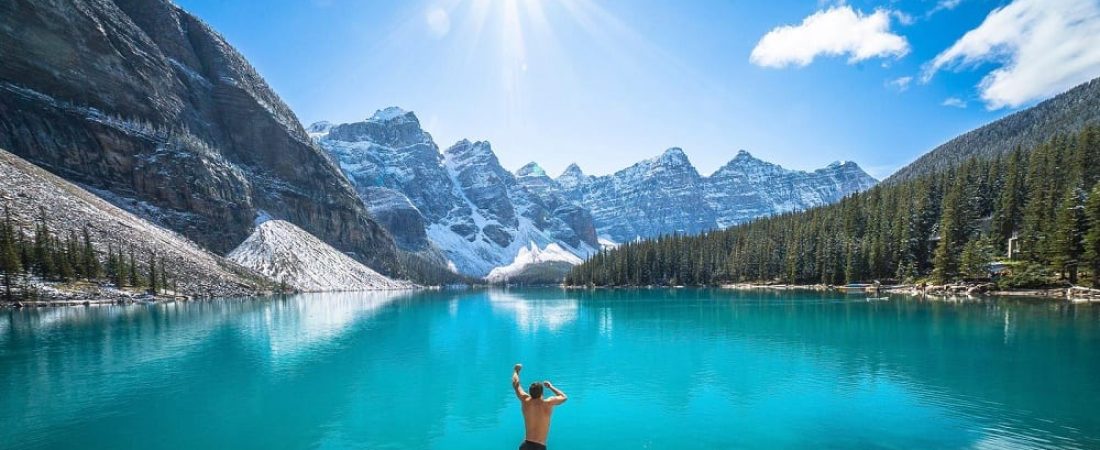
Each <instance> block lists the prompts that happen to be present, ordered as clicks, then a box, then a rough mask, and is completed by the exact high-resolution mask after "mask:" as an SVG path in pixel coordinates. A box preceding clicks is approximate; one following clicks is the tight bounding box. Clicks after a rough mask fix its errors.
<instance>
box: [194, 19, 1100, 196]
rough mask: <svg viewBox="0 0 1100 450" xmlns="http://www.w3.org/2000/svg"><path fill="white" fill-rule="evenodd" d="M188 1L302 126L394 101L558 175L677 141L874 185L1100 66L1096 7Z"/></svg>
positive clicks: (596, 168)
mask: <svg viewBox="0 0 1100 450" xmlns="http://www.w3.org/2000/svg"><path fill="white" fill-rule="evenodd" d="M177 2H178V3H179V4H180V6H182V7H183V8H185V9H187V10H188V11H190V12H192V13H194V14H196V15H198V16H199V17H201V18H202V19H203V20H205V21H206V22H208V23H210V24H211V25H212V26H213V27H214V28H215V29H217V30H218V31H219V32H221V33H222V34H223V35H224V36H225V37H226V38H227V39H228V40H229V42H230V43H231V44H233V45H234V46H236V47H237V48H238V49H239V50H240V51H241V52H242V53H243V54H244V55H245V56H246V57H247V58H248V59H249V60H250V61H251V62H252V64H253V65H255V66H256V68H257V70H259V72H260V73H261V74H262V75H263V76H264V77H265V78H266V79H267V81H268V83H269V84H270V85H271V86H272V87H273V88H274V89H275V90H276V92H278V93H279V95H280V96H281V97H282V98H283V99H284V100H285V101H286V102H287V103H288V104H289V105H290V106H291V108H293V109H294V111H295V112H296V113H297V114H298V117H299V118H300V119H301V120H302V122H303V123H304V124H307V125H308V124H309V123H311V122H313V121H317V120H330V121H333V122H351V121H358V120H362V119H364V118H366V117H368V116H370V115H371V114H372V113H373V112H374V111H375V110H377V109H380V108H383V107H386V106H400V107H402V108H405V109H408V110H412V111H415V112H416V114H417V116H418V117H419V118H420V120H421V123H422V124H423V126H424V128H425V129H426V130H427V131H429V132H430V133H432V135H433V136H434V137H435V139H436V142H437V143H438V144H439V145H440V147H442V148H446V147H448V146H449V145H450V144H452V143H454V142H455V141H457V140H459V139H462V138H469V139H471V140H489V141H491V142H492V144H493V149H494V150H495V151H496V153H497V155H498V156H499V157H500V159H501V162H502V163H503V164H504V166H505V167H506V168H509V169H516V168H519V167H520V166H522V165H523V164H525V163H527V162H529V161H537V162H538V163H540V164H541V165H542V166H543V167H544V168H545V169H546V170H547V171H548V172H550V173H551V174H555V175H556V174H557V173H559V172H560V171H561V170H563V169H564V168H565V166H567V165H568V164H569V163H570V162H577V163H578V164H579V165H580V166H581V167H582V169H584V170H585V171H586V172H587V173H591V174H606V173H610V172H613V171H615V170H618V169H621V168H623V167H626V166H627V165H629V164H632V163H633V162H636V161H637V160H640V159H643V158H648V157H652V156H655V155H658V154H660V153H661V152H662V151H663V150H664V149H666V148H668V147H672V146H678V147H682V148H683V149H684V151H685V152H686V153H687V154H688V156H689V158H690V159H691V160H692V162H693V163H694V164H695V165H696V166H697V167H698V168H699V170H700V172H702V173H703V174H709V173H711V172H712V171H714V170H715V169H717V168H718V167H719V166H721V165H722V164H724V163H725V162H726V161H728V160H729V159H731V158H733V156H734V155H735V154H736V153H737V151H738V150H740V149H745V150H748V151H750V152H752V153H753V154H754V155H756V156H757V157H760V158H762V159H766V160H769V161H772V162H776V163H779V164H782V165H783V166H786V167H789V168H796V169H814V168H817V167H821V166H824V165H826V164H828V163H830V162H832V161H834V160H853V161H856V162H857V163H859V164H860V165H861V166H863V167H864V168H865V169H866V170H867V171H868V172H870V173H871V174H872V175H875V176H876V177H880V178H881V177H885V176H887V175H889V174H890V173H891V172H892V171H893V170H895V169H897V168H899V167H901V166H903V165H905V164H906V163H908V162H909V161H912V160H913V159H915V158H916V157H917V156H919V155H921V154H922V153H924V152H926V151H928V150H930V149H931V148H933V147H934V146H936V145H938V144H940V143H942V142H944V141H946V140H948V139H950V138H952V137H954V136H956V135H958V134H959V133H962V132H965V131H966V130H969V129H971V128H974V127H976V126H979V125H981V124H983V123H986V122H989V121H991V120H994V119H996V118H998V117H1002V116H1004V115H1006V114H1009V113H1011V112H1012V111H1015V110H1017V109H1019V108H1021V107H1026V106H1028V105H1031V104H1034V103H1035V102H1036V101H1038V100H1041V99H1042V98H1046V97H1049V96H1050V95H1052V94H1053V93H1056V92H1059V91H1061V90H1064V89H1066V88H1068V87H1072V86H1073V85H1075V84H1078V83H1079V82H1081V81H1085V80H1088V79H1090V78H1092V77H1095V76H1098V75H1100V40H1098V39H1100V13H1098V11H1100V4H1098V3H1100V0H999V1H993V0H896V1H891V0H881V1H855V0H853V1H849V2H828V1H819V0H802V1H793V0H771V1H767V2H760V1H748V0H744V1H710V2H707V1H676V0H607V1H598V0H407V1H394V2H384V1H369V2H361V1H351V0H309V1H297V0H272V1H256V2H244V1H235V2H225V1H221V0H217V1H215V0H177Z"/></svg>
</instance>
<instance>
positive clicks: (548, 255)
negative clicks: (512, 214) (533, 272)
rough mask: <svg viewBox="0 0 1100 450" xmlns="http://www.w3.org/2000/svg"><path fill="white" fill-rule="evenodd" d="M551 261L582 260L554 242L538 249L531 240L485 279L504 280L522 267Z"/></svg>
mask: <svg viewBox="0 0 1100 450" xmlns="http://www.w3.org/2000/svg"><path fill="white" fill-rule="evenodd" d="M553 261H560V262H564V263H569V264H572V265H577V264H580V263H582V262H584V261H583V260H581V259H580V258H578V257H577V255H575V254H573V252H570V251H568V250H566V249H564V248H562V247H561V246H560V245H558V244H556V243H551V244H547V245H546V246H545V247H543V248H541V249H540V248H539V245H538V244H536V243H535V242H531V243H529V244H528V245H526V246H524V247H522V248H520V249H519V253H517V254H516V257H515V259H514V260H513V261H512V263H511V264H508V265H506V266H501V267H497V268H495V269H493V270H492V271H490V272H489V275H488V276H486V277H485V279H486V280H488V281H489V282H493V283H497V282H501V281H506V280H507V279H508V278H510V277H512V276H513V275H516V274H519V273H521V272H523V270H524V269H527V268H528V267H530V266H533V265H535V264H542V263H548V262H553Z"/></svg>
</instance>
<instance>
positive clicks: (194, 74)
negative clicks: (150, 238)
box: [0, 0, 400, 272]
mask: <svg viewBox="0 0 1100 450" xmlns="http://www.w3.org/2000/svg"><path fill="white" fill-rule="evenodd" d="M0 61H3V63H0V146H3V147H6V148H8V149H10V150H11V151H13V152H14V153H16V154H18V155H20V156H23V157H25V158H27V159H28V160H30V161H32V162H34V163H36V164H38V165H41V166H42V167H45V168H47V169H48V170H50V171H52V172H54V173H57V174H59V175H61V176H63V177H65V178H67V179H69V180H72V181H75V182H78V183H81V184H83V185H86V186H89V187H91V188H94V189H96V190H97V192H104V193H106V194H107V195H106V196H107V197H109V198H111V199H112V200H113V201H115V202H116V203H117V204H120V205H123V206H126V207H128V208H130V209H131V210H133V211H135V212H138V213H139V214H142V215H143V216H145V217H147V218H149V219H151V220H153V221H154V222H157V223H159V224H162V225H164V226H167V227H168V228H171V229H173V230H176V231H178V232H180V233H183V234H184V235H186V236H187V237H189V238H191V239H193V240H195V241H196V242H198V243H200V244H201V245H203V246H204V247H206V248H209V249H211V250H214V251H215V252H217V253H222V254H224V253H225V252H228V251H229V250H230V249H232V248H234V247H235V246H236V245H237V244H239V243H240V242H241V241H243V240H244V239H245V237H247V236H248V235H249V232H250V230H251V229H252V226H253V219H254V218H255V217H256V216H257V215H258V214H259V212H260V211H266V212H267V213H268V214H270V215H271V216H273V217H275V218H278V219H284V220H287V221H289V222H293V223H294V224H296V225H298V226H300V227H302V228H303V229H305V230H306V231H308V232H310V233H312V234H314V235H316V236H318V237H319V238H321V239H323V240H324V241H326V242H328V243H329V244H331V245H333V246H334V247H335V248H337V249H339V250H341V251H345V252H350V253H352V254H354V255H356V256H357V257H358V258H359V259H361V260H363V261H365V262H367V263H368V264H370V265H372V266H373V267H375V268H378V269H380V270H382V271H384V272H392V271H393V270H394V269H395V267H394V266H393V264H395V261H396V257H395V246H394V243H393V240H392V239H391V238H390V237H389V236H388V235H387V233H385V231H384V230H383V229H382V227H381V226H379V225H378V224H377V223H376V222H374V221H373V220H371V219H370V217H369V215H368V213H367V210H366V208H365V207H364V206H363V203H362V202H361V201H360V200H359V198H358V197H357V195H356V193H355V191H354V190H353V189H352V187H351V185H350V183H348V181H347V180H346V179H345V178H344V177H343V176H342V175H341V174H340V171H339V169H338V168H337V167H335V166H334V165H333V164H332V163H331V161H330V159H329V158H328V157H327V156H326V155H325V154H324V153H323V152H322V151H320V150H319V149H318V148H317V147H316V146H315V145H314V144H313V143H312V142H311V141H310V139H309V137H308V136H307V134H306V132H305V130H304V129H303V128H302V126H301V125H300V124H299V122H298V120H297V119H296V118H295V116H294V114H293V113H292V112H291V111H290V109H289V108H288V107H287V106H286V105H285V104H284V103H283V102H282V101H281V100H280V99H279V98H278V96H277V95H276V94H275V93H274V92H273V91H272V90H271V89H270V88H269V87H268V86H267V84H266V83H265V82H264V80H263V79H262V78H261V77H260V76H259V75H258V74H257V73H256V72H255V70H254V69H253V68H252V67H251V66H250V65H249V64H248V62H247V61H245V59H244V58H243V57H242V56H241V55H240V54H239V53H237V51H236V50H234V49H233V48H232V47H231V46H230V45H229V44H228V43H226V41H225V40H224V39H223V38H222V37H221V36H219V35H218V34H217V33H215V32H214V31H213V30H211V29H210V28H209V27H208V26H207V25H205V24H204V23H202V22H201V21H199V20H198V19H196V18H195V17H193V16H191V15H189V14H187V13H186V12H184V11H182V10H181V9H179V8H178V7H176V6H175V5H173V4H171V3H170V2H169V1H167V0H34V1H31V0H11V1H4V2H0ZM394 220H400V219H394Z"/></svg>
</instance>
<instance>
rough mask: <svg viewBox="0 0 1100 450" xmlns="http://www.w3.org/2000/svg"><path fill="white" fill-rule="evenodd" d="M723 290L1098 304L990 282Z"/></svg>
mask: <svg viewBox="0 0 1100 450" xmlns="http://www.w3.org/2000/svg"><path fill="white" fill-rule="evenodd" d="M721 288H723V289H739V290H802V291H807V290H809V291H836V292H848V293H864V294H867V295H884V294H897V295H909V296H914V297H929V298H937V299H939V298H944V299H946V298H960V297H968V298H981V297H1029V298H1045V299H1052V300H1068V301H1073V302H1100V289H1091V288H1086V287H1082V286H1072V287H1059V288H1046V289H1003V288H998V287H997V286H996V285H995V284H993V283H955V284H944V285H913V284H900V285H876V284H869V285H858V286H856V287H850V286H836V285H825V284H762V283H736V284H724V285H722V286H721Z"/></svg>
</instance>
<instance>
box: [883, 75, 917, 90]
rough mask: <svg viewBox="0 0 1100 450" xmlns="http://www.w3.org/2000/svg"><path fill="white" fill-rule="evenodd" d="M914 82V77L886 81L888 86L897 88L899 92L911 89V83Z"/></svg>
mask: <svg viewBox="0 0 1100 450" xmlns="http://www.w3.org/2000/svg"><path fill="white" fill-rule="evenodd" d="M912 83H913V77H908V76H906V77H900V78H894V79H893V80H887V81H886V87H888V88H890V89H893V90H896V91H898V92H905V91H907V90H909V85H910V84H912Z"/></svg>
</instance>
